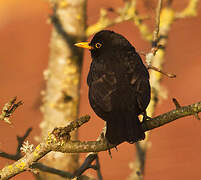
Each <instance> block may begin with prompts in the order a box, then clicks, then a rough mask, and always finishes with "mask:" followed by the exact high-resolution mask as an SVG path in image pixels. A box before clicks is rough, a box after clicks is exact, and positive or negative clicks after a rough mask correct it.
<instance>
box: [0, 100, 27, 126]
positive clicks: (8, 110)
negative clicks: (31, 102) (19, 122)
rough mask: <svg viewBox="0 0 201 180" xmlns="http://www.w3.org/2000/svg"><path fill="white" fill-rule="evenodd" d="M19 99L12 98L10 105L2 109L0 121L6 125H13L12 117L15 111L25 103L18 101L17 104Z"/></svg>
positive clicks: (7, 104)
mask: <svg viewBox="0 0 201 180" xmlns="http://www.w3.org/2000/svg"><path fill="white" fill-rule="evenodd" d="M16 100H17V97H14V98H12V99H11V100H10V101H9V102H8V103H6V104H5V105H4V107H3V109H2V112H1V114H0V120H3V121H5V122H6V123H9V124H11V122H10V120H9V119H10V116H11V115H12V114H13V113H14V111H15V110H16V109H17V108H18V107H19V106H21V105H22V104H23V103H22V101H18V102H17V103H16Z"/></svg>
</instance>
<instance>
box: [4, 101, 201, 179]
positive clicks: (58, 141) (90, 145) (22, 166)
mask: <svg viewBox="0 0 201 180" xmlns="http://www.w3.org/2000/svg"><path fill="white" fill-rule="evenodd" d="M199 112H201V101H200V102H197V103H195V104H192V105H188V106H183V107H181V108H179V109H176V110H172V111H170V112H167V113H164V114H162V115H159V116H157V117H155V118H153V119H151V120H148V121H144V122H143V123H142V127H143V129H144V131H149V130H151V129H154V128H157V127H160V126H162V125H165V124H167V123H170V122H172V121H174V120H176V119H179V118H182V117H185V116H190V115H194V114H195V113H199ZM89 118H90V117H89V116H84V117H81V118H80V119H78V120H77V121H74V122H72V123H70V124H69V126H67V127H64V129H67V130H68V131H71V130H73V129H75V128H78V127H80V126H81V125H83V124H84V123H86V122H88V120H89ZM70 127H71V128H72V129H70ZM59 129H60V128H59ZM66 132H67V131H66ZM56 134H57V135H55V130H53V131H52V133H50V134H49V136H48V137H47V138H46V139H45V141H44V142H42V143H40V144H39V145H38V146H37V147H36V148H35V150H34V151H33V152H32V153H28V154H26V155H25V156H24V157H22V158H21V159H19V160H18V161H16V162H15V163H13V164H12V165H8V166H5V167H4V168H3V169H1V170H0V178H1V179H2V180H5V179H8V178H11V177H13V176H15V175H16V174H19V173H21V172H23V171H25V170H28V169H29V168H30V167H31V166H32V165H33V163H35V162H37V161H38V160H39V159H41V158H42V157H44V156H45V155H46V154H47V153H49V152H50V151H56V152H63V153H83V152H100V151H105V150H108V149H109V148H113V147H115V146H117V145H116V144H115V145H114V144H109V145H108V142H107V141H106V140H101V141H88V142H80V141H70V140H66V139H65V138H63V136H60V133H58V132H57V133H56ZM62 134H63V133H62ZM67 139H68V138H67Z"/></svg>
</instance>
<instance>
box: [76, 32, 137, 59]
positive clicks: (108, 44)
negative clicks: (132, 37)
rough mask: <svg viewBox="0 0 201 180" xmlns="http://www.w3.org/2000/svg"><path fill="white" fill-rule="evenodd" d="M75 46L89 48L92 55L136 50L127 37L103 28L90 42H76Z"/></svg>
mask: <svg viewBox="0 0 201 180" xmlns="http://www.w3.org/2000/svg"><path fill="white" fill-rule="evenodd" d="M75 46H77V47H81V48H87V49H89V50H90V51H91V55H92V57H98V56H102V55H106V54H108V55H112V54H116V53H121V51H122V50H123V51H129V50H132V51H133V50H134V51H135V49H134V47H133V46H132V45H131V44H130V43H129V41H128V40H127V39H126V38H124V37H123V36H122V35H120V34H118V33H115V32H114V31H109V30H103V31H100V32H98V33H96V34H95V35H94V37H93V38H92V40H91V42H90V43H89V42H80V43H76V44H75Z"/></svg>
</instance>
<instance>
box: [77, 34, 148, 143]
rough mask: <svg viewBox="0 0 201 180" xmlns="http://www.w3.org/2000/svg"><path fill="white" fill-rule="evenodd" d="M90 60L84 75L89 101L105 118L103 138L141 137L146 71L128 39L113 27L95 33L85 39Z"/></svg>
mask: <svg viewBox="0 0 201 180" xmlns="http://www.w3.org/2000/svg"><path fill="white" fill-rule="evenodd" d="M75 45H76V46H78V47H82V48H88V49H90V52H91V57H92V63H91V67H90V71H89V74H88V77H87V84H88V86H89V102H90V105H91V107H92V108H93V110H94V111H95V113H96V114H97V115H98V116H99V117H100V118H102V119H103V120H104V121H106V124H107V129H106V139H107V140H108V142H109V143H111V144H120V143H122V142H124V141H127V142H129V143H134V142H137V141H139V140H143V139H144V138H145V133H144V131H143V130H142V127H141V124H140V121H139V118H138V115H139V114H145V113H146V111H145V110H146V108H147V106H148V104H149V101H150V84H149V73H148V71H147V68H146V67H145V66H144V64H143V62H142V60H141V58H140V56H139V54H138V53H137V52H136V51H135V48H134V47H133V46H132V45H131V44H130V43H129V41H128V40H127V39H126V38H124V37H123V36H122V35H120V34H117V33H115V32H113V31H109V30H103V31H100V32H98V33H96V34H95V35H94V37H93V39H92V40H91V42H90V43H88V42H81V43H77V44H75Z"/></svg>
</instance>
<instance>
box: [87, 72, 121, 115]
mask: <svg viewBox="0 0 201 180" xmlns="http://www.w3.org/2000/svg"><path fill="white" fill-rule="evenodd" d="M116 83H117V80H116V77H115V76H114V74H103V75H102V76H101V77H100V78H98V79H97V80H94V81H93V82H92V83H91V84H90V88H89V91H90V92H89V95H90V98H91V105H92V106H98V107H99V108H101V109H102V110H103V111H105V112H110V111H111V110H112V101H111V96H112V93H113V92H114V91H115V90H116ZM94 108H96V107H94Z"/></svg>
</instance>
